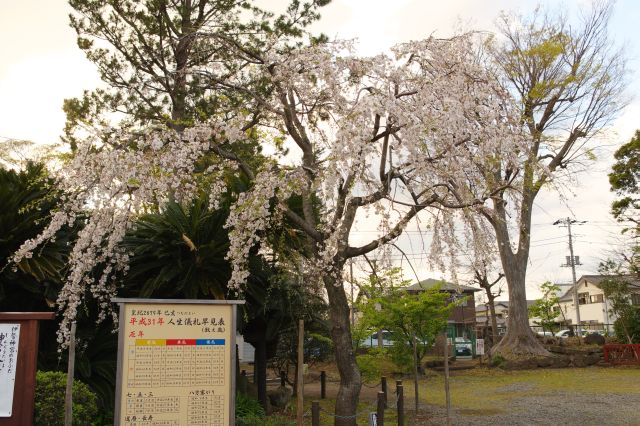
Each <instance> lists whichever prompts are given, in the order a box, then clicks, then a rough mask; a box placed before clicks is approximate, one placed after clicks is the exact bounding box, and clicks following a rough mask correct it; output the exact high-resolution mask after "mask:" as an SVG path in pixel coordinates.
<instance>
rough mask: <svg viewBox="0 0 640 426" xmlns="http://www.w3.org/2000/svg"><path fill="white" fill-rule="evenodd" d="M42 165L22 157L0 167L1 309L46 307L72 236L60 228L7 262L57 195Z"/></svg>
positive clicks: (58, 281) (56, 286)
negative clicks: (11, 166) (21, 163)
mask: <svg viewBox="0 0 640 426" xmlns="http://www.w3.org/2000/svg"><path fill="white" fill-rule="evenodd" d="M59 195H60V194H59V193H58V192H57V191H56V190H55V189H54V185H53V180H52V179H51V178H50V177H49V176H48V172H47V170H46V168H45V167H44V165H42V164H35V163H27V164H26V166H25V168H24V169H22V170H19V171H16V170H8V169H0V202H1V203H2V210H1V211H0V235H2V238H0V259H2V261H3V265H2V269H1V270H0V310H8V311H38V310H45V311H46V310H50V309H51V308H52V307H53V305H54V303H55V301H56V299H57V296H58V290H59V289H60V287H61V285H62V284H61V281H62V278H63V276H64V270H65V264H66V259H67V254H68V252H69V249H68V247H67V243H68V242H69V240H70V238H71V236H70V234H69V233H63V232H60V233H58V235H56V239H55V241H52V242H50V243H49V244H47V245H45V246H43V247H42V249H41V250H38V251H37V252H36V253H34V255H33V256H32V257H30V258H27V259H23V260H22V261H20V262H19V263H18V264H17V265H9V264H8V261H9V258H10V256H11V255H12V254H13V253H14V252H15V251H16V250H17V249H18V248H19V247H20V245H21V244H22V243H23V242H24V241H26V240H28V239H30V238H33V237H35V236H36V235H38V234H39V233H40V232H42V230H43V229H44V227H45V225H46V224H47V220H48V218H49V215H50V214H51V212H52V210H53V209H54V208H55V206H56V205H57V203H58V201H59Z"/></svg>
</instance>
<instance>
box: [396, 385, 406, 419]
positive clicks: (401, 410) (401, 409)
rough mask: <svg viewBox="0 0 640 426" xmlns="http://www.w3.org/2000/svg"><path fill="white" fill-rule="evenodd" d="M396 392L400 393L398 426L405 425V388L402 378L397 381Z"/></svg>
mask: <svg viewBox="0 0 640 426" xmlns="http://www.w3.org/2000/svg"><path fill="white" fill-rule="evenodd" d="M396 394H397V395H398V403H397V410H398V426H404V390H403V387H402V380H397V381H396Z"/></svg>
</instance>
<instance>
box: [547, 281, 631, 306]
mask: <svg viewBox="0 0 640 426" xmlns="http://www.w3.org/2000/svg"><path fill="white" fill-rule="evenodd" d="M622 277H623V278H624V279H625V280H626V281H627V282H628V283H629V287H630V289H631V290H636V291H640V279H638V277H636V276H634V275H623V276H622ZM607 278H618V276H617V275H582V276H581V277H580V279H579V280H578V281H577V282H576V284H577V285H578V286H580V285H581V284H582V283H583V282H588V283H589V284H593V285H595V286H596V287H598V288H600V283H601V282H602V281H603V280H605V279H607ZM571 300H573V286H570V287H569V289H568V290H567V291H565V292H564V294H563V295H562V296H560V301H561V302H566V301H571Z"/></svg>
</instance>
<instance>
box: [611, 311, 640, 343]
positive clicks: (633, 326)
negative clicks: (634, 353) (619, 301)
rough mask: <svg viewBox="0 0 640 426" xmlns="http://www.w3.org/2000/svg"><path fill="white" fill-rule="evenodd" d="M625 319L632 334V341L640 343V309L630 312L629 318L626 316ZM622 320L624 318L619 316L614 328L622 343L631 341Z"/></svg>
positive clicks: (630, 334)
mask: <svg viewBox="0 0 640 426" xmlns="http://www.w3.org/2000/svg"><path fill="white" fill-rule="evenodd" d="M625 320H626V321H625V322H626V325H627V331H628V332H629V336H631V342H632V343H640V309H635V310H634V311H633V312H630V313H629V314H628V318H625ZM622 321H623V319H622V318H618V319H617V320H616V322H615V323H613V329H614V331H615V333H616V338H617V339H618V340H619V341H620V342H621V343H629V341H628V340H627V335H626V334H625V330H624V326H623V324H622Z"/></svg>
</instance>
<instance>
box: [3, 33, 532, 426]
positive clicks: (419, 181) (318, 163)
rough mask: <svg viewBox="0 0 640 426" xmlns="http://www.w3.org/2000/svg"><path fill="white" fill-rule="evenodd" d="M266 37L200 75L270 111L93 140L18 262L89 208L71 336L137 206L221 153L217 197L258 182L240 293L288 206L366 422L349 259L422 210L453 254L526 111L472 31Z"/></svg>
mask: <svg viewBox="0 0 640 426" xmlns="http://www.w3.org/2000/svg"><path fill="white" fill-rule="evenodd" d="M221 42H224V39H221ZM266 45H267V46H268V48H265V49H264V50H263V51H260V52H258V51H250V52H248V51H244V50H243V48H242V46H240V45H238V44H237V43H229V44H228V46H227V48H228V49H229V50H230V51H234V50H235V51H236V52H237V54H238V56H239V57H243V58H244V59H246V58H247V57H248V56H249V57H250V58H251V60H250V61H249V62H250V65H248V66H245V67H242V68H241V69H238V72H236V73H233V74H232V75H227V76H226V77H225V78H224V79H222V78H220V77H219V75H217V74H215V73H211V74H207V73H204V74H203V75H202V80H201V81H202V82H206V84H208V85H209V86H210V87H211V88H212V89H216V88H220V90H234V91H237V92H239V93H242V94H244V95H246V96H247V97H248V98H250V99H252V100H253V101H254V102H255V103H256V104H257V105H260V107H261V108H260V113H259V114H255V113H253V112H250V111H247V110H246V109H243V108H241V107H240V108H238V110H237V111H235V112H234V113H230V114H224V115H217V116H214V117H212V118H211V119H209V120H208V121H206V122H203V123H199V124H196V125H193V126H189V127H185V128H184V129H182V128H175V126H171V127H159V128H146V129H143V130H140V131H137V132H131V131H109V132H105V133H102V134H98V135H96V136H95V137H94V138H93V139H92V138H87V139H86V140H84V141H81V142H80V143H79V144H78V148H77V152H76V155H75V157H74V159H73V160H72V163H70V164H69V166H68V167H66V168H65V169H63V170H62V171H61V174H60V185H61V187H62V188H63V190H64V193H65V194H67V195H66V199H65V203H64V205H63V206H62V207H61V208H60V210H59V211H58V212H56V214H54V216H53V218H52V221H51V223H50V225H49V226H48V228H47V229H45V231H44V232H43V233H42V234H41V235H40V236H39V237H37V238H35V239H33V240H30V241H27V242H26V243H25V244H24V245H23V246H22V248H21V249H20V250H19V251H18V252H17V253H16V255H15V260H16V261H18V260H20V259H22V258H24V257H28V256H29V255H30V253H31V252H32V251H33V250H34V249H35V248H36V247H37V246H38V245H40V244H42V243H44V242H45V241H46V240H47V239H50V238H52V237H53V236H54V235H55V232H56V231H57V230H58V229H60V228H61V227H63V226H65V225H68V224H71V223H73V222H74V220H75V218H76V217H77V215H78V213H79V212H80V211H88V219H87V221H86V225H85V227H84V228H83V229H82V230H81V231H80V233H79V235H78V240H77V242H76V244H75V246H74V247H73V249H72V254H71V268H70V273H69V276H68V277H67V282H66V285H65V287H64V289H63V291H62V292H61V294H60V297H59V300H58V303H59V305H60V306H61V308H62V309H63V310H64V320H63V327H62V329H61V333H60V336H59V339H60V341H61V342H62V343H64V342H65V341H66V339H67V337H68V336H67V334H68V331H67V330H68V325H69V323H70V321H71V320H72V319H73V318H74V317H75V315H76V312H77V309H78V307H79V306H80V304H81V303H82V301H83V299H84V298H85V297H87V296H92V297H95V298H97V299H98V300H99V301H100V303H101V306H102V307H103V315H106V314H107V313H108V312H109V299H110V297H111V296H112V295H113V294H114V292H115V289H116V285H117V278H118V276H119V274H121V273H126V270H127V262H128V258H129V253H127V252H126V250H124V249H123V248H122V246H121V245H120V242H121V241H122V238H123V236H124V234H125V233H126V231H127V229H128V228H130V227H131V226H132V224H133V219H134V218H135V216H136V214H138V213H139V212H141V211H144V210H145V208H146V206H148V205H149V203H157V204H159V205H160V206H162V205H163V203H164V202H166V201H167V200H169V199H174V200H177V201H178V202H186V201H188V200H190V199H192V198H193V197H195V196H196V193H197V190H198V188H199V186H198V185H201V182H198V181H197V177H196V175H195V174H194V170H195V167H196V164H197V163H198V161H199V160H200V159H201V158H202V157H203V156H210V155H213V154H214V155H215V156H217V158H219V161H218V162H215V163H214V164H213V165H212V166H210V167H208V168H207V170H206V174H207V176H208V179H207V181H208V182H211V187H210V199H211V200H214V201H215V200H216V199H217V198H219V195H220V194H221V193H222V192H223V191H224V189H225V186H224V180H223V174H224V173H225V172H226V171H228V170H229V169H234V168H235V169H236V170H238V171H239V172H241V173H243V174H245V175H246V177H247V179H248V180H249V181H250V182H251V188H250V190H249V191H247V192H245V193H241V194H239V195H238V197H237V199H236V200H235V202H234V204H233V206H232V209H231V214H230V216H229V219H228V222H227V226H228V228H229V229H230V232H229V238H230V249H229V253H228V258H229V259H230V260H231V261H232V266H233V271H232V278H231V280H230V282H229V285H230V286H231V287H232V288H235V289H237V290H238V291H242V286H243V283H244V282H245V280H246V278H247V274H248V271H247V258H248V256H249V252H250V250H251V249H252V248H255V247H256V245H258V246H259V247H261V248H262V249H268V247H269V245H270V241H269V238H268V237H267V235H268V230H269V228H270V227H271V226H273V225H274V224H276V223H278V222H279V221H282V220H286V221H288V222H289V223H290V224H292V226H293V228H294V231H295V232H298V233H299V234H301V235H303V237H304V240H305V241H306V244H304V245H303V246H302V247H300V248H299V249H298V250H297V259H296V261H297V263H298V265H299V268H300V269H301V270H302V271H303V275H304V277H305V279H306V280H307V282H308V284H309V285H321V286H323V287H324V290H325V291H326V294H327V297H328V300H329V303H330V319H331V323H332V331H331V334H332V339H333V341H334V347H335V357H336V363H337V366H338V370H339V372H340V377H341V380H340V387H339V392H338V396H337V399H336V414H337V415H338V417H336V424H338V425H354V424H355V417H354V414H355V409H356V406H357V401H358V395H359V392H360V387H361V379H360V373H359V371H358V368H357V365H356V362H355V354H354V353H353V350H352V345H351V332H350V321H349V305H348V302H347V297H346V294H345V290H344V288H343V286H342V284H343V279H342V272H343V267H344V265H345V262H346V261H347V260H348V259H350V258H354V257H357V256H361V255H364V254H367V253H369V252H371V251H374V250H377V249H380V248H382V247H384V246H385V245H387V244H388V243H390V242H393V241H394V240H395V239H396V238H397V237H398V236H399V235H400V234H401V233H402V231H403V229H404V228H405V227H406V226H407V225H408V224H409V223H410V222H411V221H412V220H415V218H416V217H417V215H418V214H419V213H420V212H429V215H428V216H426V218H427V219H428V220H429V221H430V226H431V227H432V229H433V232H434V238H433V246H432V249H433V251H434V253H436V254H438V255H439V256H438V259H442V258H447V257H449V258H450V259H454V258H455V256H454V255H453V254H454V253H453V252H454V250H455V249H456V245H457V242H456V241H457V240H458V239H459V238H460V235H457V234H456V233H455V232H454V230H453V223H454V222H455V221H457V220H462V222H465V219H466V218H468V217H471V215H473V214H474V212H475V209H476V208H478V206H482V205H483V204H484V203H485V201H486V200H488V199H491V197H494V196H496V194H498V193H500V191H503V190H504V189H505V188H507V187H509V186H510V185H511V184H512V183H513V181H514V179H515V177H516V176H517V174H514V175H511V176H506V177H503V176H498V177H495V178H493V176H489V177H491V178H489V179H488V178H487V177H488V176H487V174H486V173H483V172H482V171H481V170H480V169H479V168H478V167H477V165H478V164H481V163H483V162H486V163H487V164H493V163H494V162H495V161H498V155H499V161H501V162H502V164H511V165H512V167H514V168H515V167H516V166H517V164H518V161H519V153H520V152H522V150H523V149H524V145H523V143H524V141H523V140H522V138H521V136H520V135H521V131H520V129H521V120H520V114H519V111H518V110H517V108H515V106H514V105H513V104H512V102H511V100H510V97H509V94H508V93H507V92H506V91H505V90H504V89H503V88H502V87H501V85H500V84H498V83H499V82H498V81H496V80H495V79H494V78H493V77H492V76H491V74H490V73H488V72H486V70H485V69H484V67H483V66H482V64H481V63H480V62H479V61H477V60H476V58H477V57H476V51H475V48H474V37H473V35H471V34H465V35H461V36H458V37H455V38H452V39H446V40H442V39H434V38H432V39H428V40H425V41H419V42H411V43H406V44H401V45H398V46H396V47H395V48H394V49H393V51H392V53H393V55H392V56H387V55H378V56H375V57H372V58H358V57H356V56H354V55H353V54H352V53H351V50H350V49H351V46H350V44H349V43H343V42H335V43H320V44H315V45H312V46H309V47H304V48H302V47H301V48H295V49H293V48H290V47H287V46H285V45H282V44H279V43H277V42H274V43H266ZM255 81H260V82H261V83H260V88H261V89H260V90H254V86H253V85H252V84H247V82H255ZM249 137H253V138H258V139H259V140H260V141H261V143H263V144H264V145H265V146H268V145H270V144H271V145H272V146H273V148H272V149H271V151H272V152H273V155H272V156H271V157H270V158H269V159H268V160H267V161H265V162H262V163H261V164H260V165H259V166H255V165H253V164H254V163H251V162H250V158H246V156H245V155H243V152H242V151H241V150H238V149H236V148H237V147H238V146H239V145H238V144H239V143H241V142H242V141H243V140H245V139H247V138H249ZM521 140H522V141H523V142H522V143H521V142H520V141H521ZM265 152H266V149H265ZM469 182H472V183H473V184H472V185H469ZM292 196H296V197H299V198H300V199H301V206H302V207H301V208H300V209H297V210H296V209H293V208H291V207H290V205H289V204H288V200H289V199H290V198H291V197H292ZM365 215H373V216H374V217H375V218H376V220H379V223H380V225H379V235H378V236H377V237H376V238H374V239H372V240H371V241H369V242H367V243H366V244H360V245H355V244H352V242H351V241H350V238H349V237H350V231H351V229H352V227H353V224H354V222H355V221H356V220H357V219H358V218H359V217H364V216H365ZM469 232H470V231H469ZM476 240H477V241H478V243H481V240H482V238H479V237H478V238H476ZM438 262H439V264H441V265H442V266H443V267H445V266H451V265H447V264H446V262H445V261H442V260H438ZM96 270H99V271H100V274H99V275H98V276H96V275H95V271H96Z"/></svg>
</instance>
